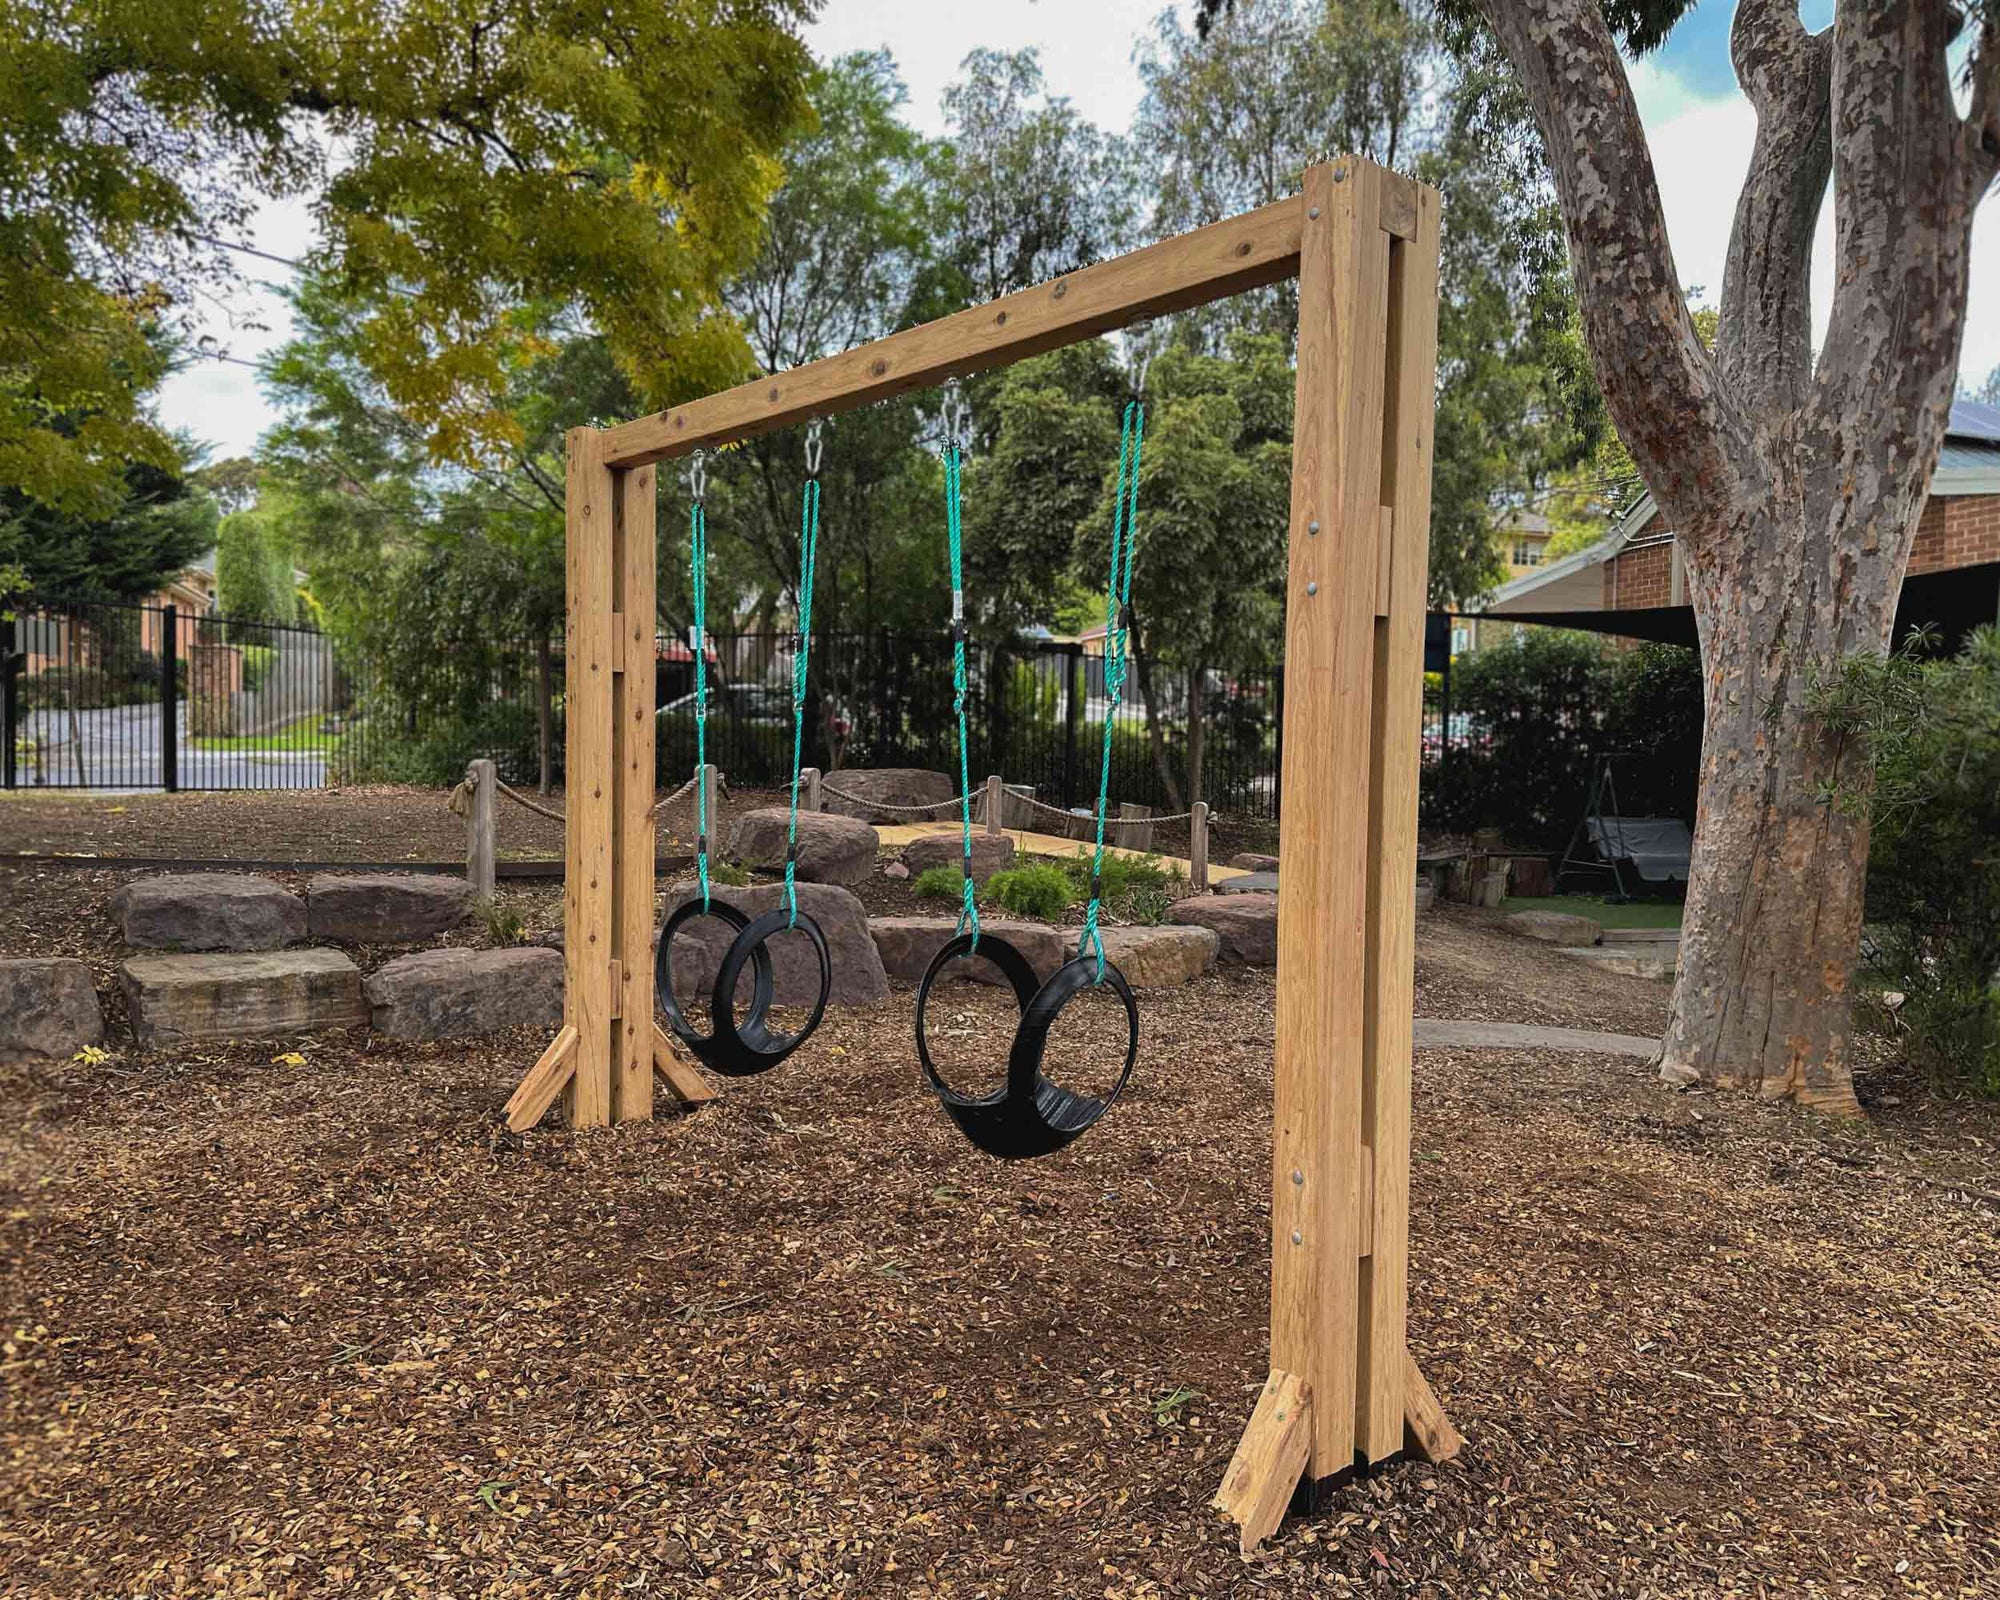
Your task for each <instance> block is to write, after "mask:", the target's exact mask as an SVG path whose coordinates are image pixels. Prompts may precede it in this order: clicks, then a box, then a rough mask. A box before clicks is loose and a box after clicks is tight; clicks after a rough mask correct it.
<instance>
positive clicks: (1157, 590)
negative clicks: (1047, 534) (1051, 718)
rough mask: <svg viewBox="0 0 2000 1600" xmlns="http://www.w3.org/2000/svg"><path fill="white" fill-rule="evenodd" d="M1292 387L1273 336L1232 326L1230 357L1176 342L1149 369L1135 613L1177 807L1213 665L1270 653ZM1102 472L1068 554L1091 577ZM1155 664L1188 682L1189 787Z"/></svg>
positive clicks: (1198, 753) (1194, 756)
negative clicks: (1176, 768)
mask: <svg viewBox="0 0 2000 1600" xmlns="http://www.w3.org/2000/svg"><path fill="white" fill-rule="evenodd" d="M1293 388H1294V383H1293V374H1292V369H1291V364H1290V361H1289V360H1288V359H1287V355H1286V351H1285V347H1284V345H1283V344H1282V343H1281V342H1280V341H1279V340H1278V339H1277V338H1276V337H1275V336H1272V335H1269V334H1262V335H1259V334H1247V333H1239V334H1237V335H1235V336H1234V337H1233V338H1232V340H1231V345H1230V351H1229V354H1228V355H1227V356H1226V357H1224V356H1213V355H1207V354H1204V353H1202V352H1200V351H1198V350H1196V349H1193V348H1190V347H1189V346H1187V345H1183V344H1176V345H1171V346H1169V347H1168V348H1167V349H1166V350H1165V351H1164V352H1163V353H1162V354H1161V355H1160V356H1158V357H1157V358H1156V359H1155V360H1154V361H1153V362H1152V365H1151V368H1150V370H1149V371H1148V374H1147V382H1146V392H1147V399H1148V401H1149V404H1148V408H1147V418H1146V441H1145V460H1144V471H1143V474H1142V477H1141V480H1140V500H1139V516H1138V532H1137V537H1138V554H1137V557H1136V558H1135V560H1134V563H1133V568H1132V617H1133V632H1134V644H1135V647H1136V648H1137V650H1138V651H1139V664H1138V667H1137V670H1136V676H1137V679H1138V687H1139V692H1140V696H1141V698H1142V699H1143V700H1144V702H1145V704H1146V711H1147V719H1146V720H1147V729H1148V738H1149V742H1150V744H1151V747H1152V752H1153V760H1154V765H1155V767H1156V768H1157V769H1158V771H1159V774H1160V782H1161V784H1162V786H1163V787H1164V788H1165V790H1166V792H1167V797H1168V801H1169V805H1170V807H1171V809H1173V810H1175V811H1179V810H1182V809H1183V808H1184V807H1185V805H1187V804H1188V803H1191V802H1192V801H1195V800H1199V799H1201V798H1203V793H1204V790H1203V785H1202V776H1203V773H1202V767H1203V756H1204V743H1205V735H1206V732H1207V726H1208V715H1209V711H1208V705H1207V699H1208V693H1209V679H1210V676H1211V674H1212V673H1215V672H1216V671H1218V670H1223V671H1226V670H1228V669H1231V668H1242V667H1248V666H1262V665H1266V664H1268V663H1269V662H1271V661H1272V660H1274V659H1275V658H1276V657H1277V655H1278V654H1279V649H1280V641H1281V638H1282V634H1283V628H1284V583H1285V537H1286V525H1287V520H1288V516H1289V507H1290V504H1291V471H1292V446H1291V437H1292V399H1293ZM1100 481H1101V482H1103V483H1104V484H1105V488H1104V490H1103V491H1102V492H1100V494H1099V495H1098V497H1097V504H1096V505H1095V507H1094V508H1093V510H1092V513H1091V516H1090V518H1089V520H1088V521H1086V522H1085V523H1084V524H1083V526H1082V528H1081V530H1080V531H1079V534H1078V537H1077V541H1076V547H1075V554H1074V558H1073V561H1072V570H1073V571H1075V572H1076V574H1077V576H1078V578H1079V579H1080V580H1081V579H1085V578H1088V579H1092V580H1094V582H1095V584H1097V585H1101V584H1102V583H1103V582H1104V581H1105V579H1106V577H1107V576H1108V564H1107V558H1106V551H1107V550H1108V548H1109V539H1110V532H1111V516H1112V507H1111V504H1110V502H1111V500H1112V498H1113V496H1112V494H1111V493H1110V489H1111V487H1112V485H1113V484H1114V483H1115V478H1113V479H1106V480H1100ZM1156 664H1158V665H1162V666H1167V667H1172V668H1176V669H1178V670H1179V671H1180V672H1182V673H1183V674H1185V676H1186V680H1187V684H1188V704H1187V706H1186V708H1185V712H1186V720H1187V729H1188V735H1187V777H1188V791H1187V793H1186V794H1185V795H1183V794H1182V793H1181V791H1180V786H1179V784H1178V783H1177V782H1176V781H1175V778H1174V774H1173V771H1172V767H1171V765H1170V763H1169V762H1168V760H1167V750H1166V741H1165V729H1164V723H1165V713H1166V712H1167V710H1168V707H1167V706H1165V705H1164V704H1163V703H1162V701H1161V698H1160V695H1159V693H1158V690H1157V687H1156V685H1155V683H1154V681H1153V674H1152V669H1153V667H1154V666H1155V665H1156Z"/></svg>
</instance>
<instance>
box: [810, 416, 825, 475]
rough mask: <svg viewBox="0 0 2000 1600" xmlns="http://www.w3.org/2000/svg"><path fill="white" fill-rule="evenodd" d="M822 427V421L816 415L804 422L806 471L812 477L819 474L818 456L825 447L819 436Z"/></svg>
mask: <svg viewBox="0 0 2000 1600" xmlns="http://www.w3.org/2000/svg"><path fill="white" fill-rule="evenodd" d="M823 427H824V423H823V421H822V420H821V419H820V418H818V417H814V418H813V419H812V420H811V421H810V422H808V423H807V424H806V472H807V474H808V476H810V477H814V478H817V477H818V476H819V462H820V456H821V453H822V452H823V450H824V448H825V446H824V442H823V441H822V439H821V437H820V432H821V429H822V428H823Z"/></svg>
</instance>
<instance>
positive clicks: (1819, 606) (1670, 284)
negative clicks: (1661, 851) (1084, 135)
mask: <svg viewBox="0 0 2000 1600" xmlns="http://www.w3.org/2000/svg"><path fill="white" fill-rule="evenodd" d="M1486 8H1487V15H1488V18H1489V20H1490V21H1491V23H1492V25H1493V29H1494V33H1495V35H1496V37H1497V38H1498V39H1499V41H1500V44H1501V47H1502V48H1503V49H1504V50H1505V51H1506V53H1507V56H1508V58H1509V59H1510V61H1511V62H1512V63H1513V65H1514V67H1515V70H1516V71H1517V72H1518V73H1519V75H1520V78H1521V83H1522V86H1523V88H1524V89H1525V91H1526V93H1527V96H1528V99H1529V102H1530V104H1531V105H1532V106H1533V107H1534V110H1535V117H1536V121H1537V124H1538V125H1539V127H1540V129H1541V133H1542V138H1543V142H1544V145H1545V147H1546V149H1547V151H1548V155H1549V164H1550V169H1551V172H1552V174H1553V176H1554V178H1555V183H1556V188H1557V191H1558V193H1559V195H1560V197H1561V200H1562V205H1563V214H1564V217H1565V220H1566V222H1567V224H1568V228H1569V239H1570V253H1571V259H1572V261H1573V263H1574V266H1575V272H1576V284H1577V295H1578V300H1579V302H1580V304H1581V308H1582V312H1583V322H1584V330H1585V333H1586V335H1587V337H1588V339H1589V342H1590V349H1591V356H1592V359H1593V361H1594V364H1595V366H1596V369H1597V375H1598V381H1599V383H1600V384H1601V385H1602V387H1603V389H1604V394H1605V400H1606V403H1607V404H1608V406H1609V408H1610V411H1611V414H1612V417H1613V418H1614V419H1615V420H1616V422H1617V424H1618V429H1619V432H1620V434H1621V436H1622V437H1623V438H1624V440H1625V443H1626V444H1627V446H1628V447H1629V448H1630V449H1631V452H1632V456H1633V459H1634V460H1635V461H1636V462H1637V463H1638V465H1639V468H1640V470H1641V472H1642V473H1643V474H1644V476H1645V479H1646V483H1647V486H1648V487H1649V488H1650V489H1651V490H1652V491H1653V495H1654V498H1655V499H1656V501H1657V502H1658V504H1659V506H1660V509H1661V511H1662V512H1663V513H1664V515H1665V517H1666V519H1667V521H1668V523H1669V525H1670V526H1672V528H1673V529H1674V531H1675V536H1676V538H1677V539H1678V541H1679V543H1680V547H1681V550H1682V552H1683V554H1684V556H1685V558H1686V561H1687V568H1688V572H1689V577H1690V581H1691V584H1692V590H1693V592H1692V599H1693V602H1694V609H1695V617H1696V622H1697V624H1698V626H1699V629H1700V632H1701V643H1702V665H1703V669H1704V673H1705V675H1706V699H1707V715H1708V720H1707V727H1706V730H1705V732H1704V735H1703V740H1702V772H1701V795H1700V801H1699V805H1698V810H1697V816H1696V824H1695V858H1694V867H1693V872H1692V878H1691V881H1690V883H1689V888H1688V905H1687V912H1686V916H1685V917H1684V919H1683V927H1684V930H1685V931H1684V933H1683V936H1682V948H1681V971H1680V977H1679V981H1678V982H1677V984H1676V985H1675V989H1674V998H1673V1006H1672V1011H1671V1016H1670V1019H1669V1023H1668V1028H1667V1037H1666V1041H1665V1045H1664V1050H1663V1058H1662V1064H1661V1065H1662V1072H1663V1074H1664V1075H1665V1076H1667V1077H1668V1078H1670V1079H1673V1080H1676V1081H1688V1080H1690V1079H1707V1080H1710V1081H1714V1082H1719V1083H1729V1084H1738V1085H1744V1086H1749V1087H1755V1088H1756V1089H1757V1090H1758V1092H1760V1093H1762V1094H1764V1095H1767V1096H1771V1097H1790V1098H1794V1099H1797V1100H1799V1101H1800V1102H1802V1103H1807V1104H1812V1105H1816V1106H1821V1107H1825V1108H1828V1109H1833V1110H1842V1111H1851V1110H1853V1109H1854V1108H1855V1098H1854V1090H1853V1085H1852V1082H1851V1079H1850V1076H1849V1069H1848V1034H1849V1026H1850V1021H1849V1014H1850V1008H1849V998H1848V995H1849V986H1850V982H1851V978H1852V973H1853V967H1854V963H1855V960H1856V957H1857V955H1858V948H1859V942H1860V932H1861V916H1862V886H1863V878H1864V874H1865V868H1866V864H1867V855H1868V834H1867V828H1866V825H1865V823H1864V822H1862V821H1861V820H1860V819H1859V818H1857V817H1855V816H1852V815H1849V814H1847V813H1846V812H1845V811H1843V810H1842V809H1840V808H1838V807H1836V806H1834V805H1833V804H1831V803H1830V802H1831V798H1832V794H1833V791H1834V790H1836V789H1841V788H1844V789H1847V790H1849V791H1855V790H1864V791H1865V788H1866V786H1867V781H1868V780H1867V763H1866V759H1865V753H1864V752H1862V751H1860V750H1857V749H1855V748H1852V747H1848V746H1843V745H1842V744H1841V743H1840V742H1839V741H1838V740H1837V739H1836V738H1834V737H1833V736H1831V735H1829V734H1828V733H1827V731H1826V730H1825V729H1824V728H1823V727H1821V726H1820V725H1819V724H1818V723H1816V722H1815V720H1814V719H1813V717H1812V716H1811V714H1810V709H1809V707H1810V694H1811V689H1812V686H1813V684H1814V682H1815V681H1816V680H1817V679H1819V678H1822V677H1825V676H1828V675H1831V674H1832V673H1833V672H1835V671H1837V670H1838V668H1839V667H1840V665H1841V663H1842V662H1844V661H1845V660H1847V659H1848V658H1850V657H1852V656H1855V655H1858V654H1864V653H1873V654H1878V655H1879V654H1880V653H1881V652H1882V651H1884V650H1886V649H1887V648H1888V645H1889V636H1890V630H1891V627H1892V624H1893V620H1894V616H1895V607H1896V600H1897V597H1898V594H1899V593H1900V591H1901V588H1902V581H1903V573H1904V570H1905V568H1906V567H1907V565H1908V562H1909V554H1910V545H1911V542H1912V540H1913V538H1914V536H1915V529H1916V523H1917V518H1918V516H1919V515H1920V513H1921V511H1922V509H1923V503H1924V498H1925V496H1926V494H1927V492H1928V489H1929V485H1930V477H1931V472H1932V469H1933V468H1934V467H1935V465H1936V463H1937V455H1938V449H1939V446H1940V445H1941V443H1942V441H1943V436H1944V426H1945V418H1946V414H1947V412H1948V410H1949V408H1950V403H1951V392H1952V386H1953V383H1954V381H1955V379H1956V375H1957V368H1958V355H1959V341H1960V337H1961V334H1962V331H1963V327H1964V315H1965V300H1966V288H1967V282H1966V278H1967V256H1968V249H1969V245H1970V235H1971V225H1972V216H1973V212H1974V211H1975V209H1976V208H1977V207H1978V205H1979V202H1980V200H1981V199H1982V198H1983V197H1984V195H1985V194H1986V191H1987V189H1988V187H1989V186H1990V185H1991V183H1992V181H1993V178H1994V175H1995V173H1996V171H2000V9H1992V10H1989V13H1988V14H1987V15H1986V16H1985V17H1984V18H1983V19H1982V20H1981V22H1980V23H1979V26H1980V30H1981V31H1980V37H1979V39H1978V41H1977V47H1976V50H1975V52H1974V55H1973V58H1972V65H1971V66H1970V67H1969V68H1968V71H1969V73H1970V76H1971V80H1972V86H1973V92H1972V103H1971V111H1970V114H1969V115H1968V116H1964V117H1961V116H1960V115H1959V113H1958V111H1957V108H1956V106H1955V105H1954V103H1953V97H1952V88H1951V82H1952V68H1951V64H1950V62H1949V60H1948V51H1949V49H1950V47H1951V45H1952V42H1953V39H1954V37H1955V35H1956V33H1957V31H1958V29H1959V27H1960V24H1961V16H1960V14H1959V13H1957V12H1954V11H1953V10H1951V9H1950V8H1948V7H1946V6H1944V5H1941V4H1938V3H1936V0H1836V10H1835V21H1834V26H1833V27H1832V28H1830V29H1828V30H1827V31H1825V32H1823V33H1819V34H1808V33H1807V32H1806V30H1805V28H1804V26H1803V25H1802V24H1801V22H1800V20H1799V14H1798V10H1797V6H1796V4H1795V3H1794V0H1738V4H1737V8H1736V14H1735V19H1734V22H1733V24H1732V28H1731V34H1730V52H1731V58H1732V60H1733V62H1734V64H1735V67H1736V72H1737V77H1738V79H1739V80H1740V81H1741V82H1742V84H1743V88H1744V92H1745V93H1746V94H1747V95H1748V96H1749V98H1750V102H1751V104H1752V105H1753V106H1754V107H1755V108H1756V111H1757V138H1756V143H1755V146H1754V148H1753V149H1752V152H1751V158H1750V171H1749V176H1748V177H1747V178H1746V180H1745V182H1744V187H1743V192H1742V194H1741V195H1740V196H1739V197H1738V200H1737V205H1736V219H1735V226H1734V229H1733V231H1732V233H1731V236H1730V246H1729V259H1728V263H1727V266H1726V269H1725V272H1724V278H1723V288H1722V307H1721V320H1720V326H1719V328H1718V331H1717V337H1716V344H1715V348H1714V350H1713V351H1709V350H1705V349H1704V348H1703V347H1702V344H1701V341H1700V340H1699V339H1698V338H1696V336H1695V332H1694V327H1693V324H1692V321H1691V319H1690V318H1689V316H1688V312H1687V309H1686V306H1685V304H1684V301H1683V299H1682V285H1681V283H1680V280H1679V276H1678V274H1677V272H1676V270H1675V267H1674V260H1673V252H1672V249H1671V248H1670V246H1669V244H1668V241H1667V234H1666V223H1665V219H1664V217H1663V216H1662V214H1661V211H1660V204H1659V192H1658V185H1657V183H1656V181H1655V178H1654V174H1653V166H1652V158H1651V155H1650V153H1649V152H1648V150H1647V146H1646V136H1645V130H1644V128H1643V127H1642V126H1641V124H1640V120H1639V113H1638V108H1637V105H1636V104H1635V102H1634V101H1633V98H1632V92H1631V86H1630V84H1629V83H1628V82H1627V80H1626V76H1625V70H1624V66H1623V63H1622V61H1621V60H1620V58H1619V54H1618V49H1617V44H1616V41H1615V40H1614V39H1613V38H1612V36H1611V32H1610V29H1609V27H1608V26H1607V23H1606V20H1605V12H1604V8H1603V7H1602V6H1601V5H1600V4H1599V3H1598V0H1486ZM1829 179H1830V180H1831V183H1832V189H1833V195H1834V202H1835V220H1836V223H1837V225H1838V226H1837V229H1836V251H1837V254H1838V257H1839V262H1838V271H1837V274H1836V288H1835V294H1834V303H1833V314H1832V318H1831V322H1830V325H1829V327H1828V329H1827V335H1826V340H1825V343H1824V345H1823V347H1822V350H1821V352H1820V354H1819V357H1818V359H1817V360H1815V358H1814V354H1813V350H1812V344H1811V307H1810V304H1809V298H1808V286H1809V282H1810V272H1809V267H1810V262H1811V251H1812V240H1813V233H1814V228H1815V225H1816V223H1817V221H1818V217H1819V212H1820V207H1821V204H1822V202H1823V200H1824V198H1825V195H1826V192H1827V188H1828V183H1829Z"/></svg>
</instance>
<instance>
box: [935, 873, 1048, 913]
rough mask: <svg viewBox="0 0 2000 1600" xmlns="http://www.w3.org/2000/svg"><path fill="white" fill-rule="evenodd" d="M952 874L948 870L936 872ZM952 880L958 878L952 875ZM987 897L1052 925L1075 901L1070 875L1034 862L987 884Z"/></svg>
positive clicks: (1008, 908) (998, 875) (995, 876)
mask: <svg viewBox="0 0 2000 1600" xmlns="http://www.w3.org/2000/svg"><path fill="white" fill-rule="evenodd" d="M932 870H933V871H938V870H944V871H951V870H952V869H950V868H944V869H938V868H933V869H932ZM953 876H954V877H956V876H957V874H956V873H955V872H954V873H953ZM986 897H987V899H989V900H992V901H996V902H998V903H999V904H1000V905H1001V906H1004V907H1005V908H1006V909H1007V910H1009V911H1011V912H1013V913H1014V914H1015V915H1016V916H1019V917H1037V918H1039V919H1040V920H1042V921H1043V922H1054V921H1056V920H1057V919H1058V918H1059V917H1061V916H1062V914H1063V913H1064V912H1065V911H1067V910H1068V909H1069V906H1070V902H1071V901H1072V900H1073V899H1075V898H1076V894H1075V891H1074V889H1073V888H1072V887H1071V884H1070V879H1069V874H1068V873H1066V872H1064V871H1063V870H1062V868H1060V867H1052V866H1050V865H1048V864H1047V863H1046V862H1039V861H1038V862H1036V863H1035V864H1034V865H1033V866H1028V867H1010V868H1009V869H1008V870H1007V871H1005V872H996V873H994V874H993V876H992V877H990V878H988V879H987V880H986Z"/></svg>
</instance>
